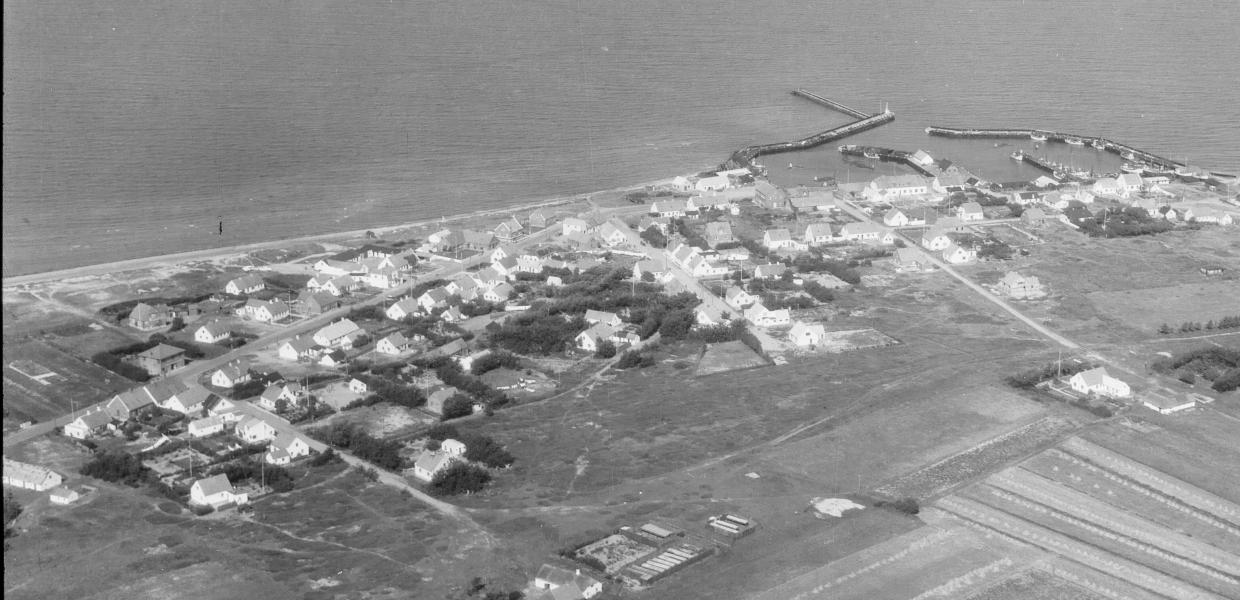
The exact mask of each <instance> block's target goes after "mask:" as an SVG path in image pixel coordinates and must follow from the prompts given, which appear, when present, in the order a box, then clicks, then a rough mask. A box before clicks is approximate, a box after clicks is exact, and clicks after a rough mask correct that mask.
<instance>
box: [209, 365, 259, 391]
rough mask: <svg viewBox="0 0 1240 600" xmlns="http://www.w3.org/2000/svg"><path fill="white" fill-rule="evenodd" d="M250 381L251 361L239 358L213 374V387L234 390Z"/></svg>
mask: <svg viewBox="0 0 1240 600" xmlns="http://www.w3.org/2000/svg"><path fill="white" fill-rule="evenodd" d="M249 380H250V361H249V360H247V359H244V358H238V359H237V360H234V361H231V362H229V363H228V364H226V365H224V366H222V367H220V368H218V369H216V370H215V371H214V372H212V373H211V385H213V386H215V387H221V388H233V387H236V386H237V385H240V384H242V383H245V382H247V381H249Z"/></svg>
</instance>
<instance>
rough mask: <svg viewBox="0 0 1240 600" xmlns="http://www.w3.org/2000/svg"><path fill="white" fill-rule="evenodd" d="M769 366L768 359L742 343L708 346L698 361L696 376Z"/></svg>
mask: <svg viewBox="0 0 1240 600" xmlns="http://www.w3.org/2000/svg"><path fill="white" fill-rule="evenodd" d="M769 364H770V363H768V362H767V361H766V359H764V358H762V357H761V356H758V353H756V352H754V351H753V350H751V349H750V348H749V346H746V345H745V344H744V343H742V342H724V343H722V344H707V345H706V351H705V352H703V353H702V358H701V359H699V360H698V365H697V370H696V371H695V372H694V374H695V375H697V376H699V377H701V376H702V375H714V374H715V373H726V372H728V371H738V370H741V369H753V368H757V367H765V366H767V365H769Z"/></svg>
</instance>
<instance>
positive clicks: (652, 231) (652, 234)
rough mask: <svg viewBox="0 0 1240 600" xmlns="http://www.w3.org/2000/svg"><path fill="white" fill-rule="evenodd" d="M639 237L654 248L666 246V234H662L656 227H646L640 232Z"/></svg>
mask: <svg viewBox="0 0 1240 600" xmlns="http://www.w3.org/2000/svg"><path fill="white" fill-rule="evenodd" d="M641 238H642V239H643V240H645V241H646V243H647V244H650V245H651V246H654V247H655V248H665V247H667V236H665V235H663V232H661V231H659V228H658V227H654V226H651V227H647V228H646V229H645V231H642V232H641Z"/></svg>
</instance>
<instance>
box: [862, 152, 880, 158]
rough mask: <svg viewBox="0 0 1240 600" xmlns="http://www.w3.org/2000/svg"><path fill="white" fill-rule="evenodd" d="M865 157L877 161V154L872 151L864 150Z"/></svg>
mask: <svg viewBox="0 0 1240 600" xmlns="http://www.w3.org/2000/svg"><path fill="white" fill-rule="evenodd" d="M865 157H866V158H873V159H877V158H878V153H877V152H875V151H873V150H866V151H865Z"/></svg>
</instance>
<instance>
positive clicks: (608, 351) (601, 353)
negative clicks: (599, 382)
mask: <svg viewBox="0 0 1240 600" xmlns="http://www.w3.org/2000/svg"><path fill="white" fill-rule="evenodd" d="M615 355H616V345H615V344H614V343H613V342H612V341H611V340H603V341H602V342H601V343H600V344H599V345H598V350H596V351H595V352H594V357H595V358H611V357H613V356H615Z"/></svg>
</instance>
